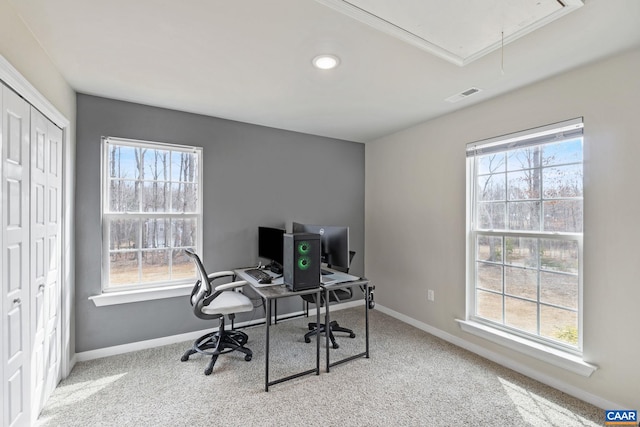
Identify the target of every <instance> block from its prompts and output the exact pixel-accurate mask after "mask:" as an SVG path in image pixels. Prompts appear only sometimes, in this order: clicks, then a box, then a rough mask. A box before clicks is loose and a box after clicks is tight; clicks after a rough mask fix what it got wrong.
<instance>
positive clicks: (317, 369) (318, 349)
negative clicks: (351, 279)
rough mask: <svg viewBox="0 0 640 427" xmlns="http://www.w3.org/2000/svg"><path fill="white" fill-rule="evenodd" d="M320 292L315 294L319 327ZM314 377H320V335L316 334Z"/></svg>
mask: <svg viewBox="0 0 640 427" xmlns="http://www.w3.org/2000/svg"><path fill="white" fill-rule="evenodd" d="M321 298H322V296H321V291H320V290H318V292H317V293H316V325H318V326H320V305H319V304H320V301H322V300H321ZM316 375H320V334H316Z"/></svg>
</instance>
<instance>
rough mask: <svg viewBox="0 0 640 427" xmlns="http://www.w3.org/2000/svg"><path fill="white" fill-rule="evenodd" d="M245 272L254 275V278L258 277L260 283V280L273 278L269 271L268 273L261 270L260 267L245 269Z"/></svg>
mask: <svg viewBox="0 0 640 427" xmlns="http://www.w3.org/2000/svg"><path fill="white" fill-rule="evenodd" d="M244 272H245V273H247V274H248V275H249V276H251V277H253V278H254V279H256V280H257V281H258V283H260V280H263V279H271V278H272V277H271V275H270V274H269V273H266V272H264V271H263V270H260V269H259V268H250V269H248V270H245V271H244Z"/></svg>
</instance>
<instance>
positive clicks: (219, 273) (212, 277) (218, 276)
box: [207, 270, 236, 279]
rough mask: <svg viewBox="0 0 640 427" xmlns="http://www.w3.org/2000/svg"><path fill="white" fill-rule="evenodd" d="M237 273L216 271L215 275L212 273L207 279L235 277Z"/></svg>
mask: <svg viewBox="0 0 640 427" xmlns="http://www.w3.org/2000/svg"><path fill="white" fill-rule="evenodd" d="M235 274H236V273H234V272H233V271H228V270H227V271H216V272H215V273H211V274H209V275H207V277H208V278H209V279H219V278H220V277H227V276H233V275H235Z"/></svg>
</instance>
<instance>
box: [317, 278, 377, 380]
mask: <svg viewBox="0 0 640 427" xmlns="http://www.w3.org/2000/svg"><path fill="white" fill-rule="evenodd" d="M352 286H360V288H361V289H362V290H363V294H364V307H365V309H364V317H365V327H364V328H365V351H363V352H362V353H358V354H354V355H353V356H348V357H345V358H344V359H340V360H338V361H335V362H333V363H331V362H330V360H331V359H330V354H329V353H330V350H329V349H330V348H331V345H330V340H329V334H328V333H325V336H326V347H327V372H329V370H330V368H331V367H332V366H336V365H339V364H341V363H345V362H348V361H350V360H354V359H358V358H360V357H364V358H366V359H368V358H369V297H370V296H369V292H370V287H369V281H368V280H367V279H363V278H360V279H359V280H353V281H350V282H340V283H333V284H329V285H323V286H322V289H323V290H324V298H325V301H329V292H331V290H333V289H343V288H348V287H352ZM316 307H317V306H316ZM316 311H317V312H318V313H319V312H320V310H319V309H317V310H316ZM330 311H331V310H330V309H329V304H328V303H327V304H325V322H326V323H325V330H326V331H328V330H329V324H330V323H331V319H330ZM318 324H319V323H318ZM316 335H320V334H316Z"/></svg>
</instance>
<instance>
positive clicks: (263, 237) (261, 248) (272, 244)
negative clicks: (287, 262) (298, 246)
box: [258, 226, 286, 267]
mask: <svg viewBox="0 0 640 427" xmlns="http://www.w3.org/2000/svg"><path fill="white" fill-rule="evenodd" d="M285 231H286V230H285V229H284V228H277V227H263V226H259V227H258V257H259V258H264V259H267V260H269V261H270V262H272V263H275V264H277V265H278V266H280V267H282V264H283V262H284V233H285Z"/></svg>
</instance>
